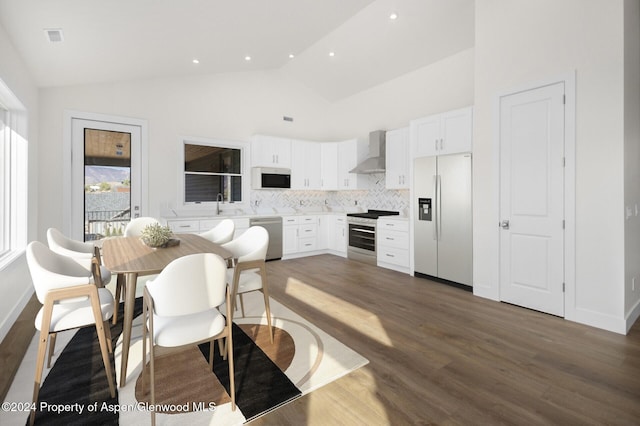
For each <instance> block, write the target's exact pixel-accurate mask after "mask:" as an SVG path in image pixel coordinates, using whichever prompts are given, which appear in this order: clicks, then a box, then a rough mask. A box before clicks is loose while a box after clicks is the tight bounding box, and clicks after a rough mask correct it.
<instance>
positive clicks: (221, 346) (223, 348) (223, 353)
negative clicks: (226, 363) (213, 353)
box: [218, 339, 227, 359]
mask: <svg viewBox="0 0 640 426" xmlns="http://www.w3.org/2000/svg"><path fill="white" fill-rule="evenodd" d="M218 349H219V350H220V355H221V356H222V359H227V346H226V344H225V342H223V341H222V339H218Z"/></svg>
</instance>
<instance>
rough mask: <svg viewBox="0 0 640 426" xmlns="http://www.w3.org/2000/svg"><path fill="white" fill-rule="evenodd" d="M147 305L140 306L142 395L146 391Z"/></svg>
mask: <svg viewBox="0 0 640 426" xmlns="http://www.w3.org/2000/svg"><path fill="white" fill-rule="evenodd" d="M147 311H148V309H147V304H146V303H143V304H142V394H143V395H145V394H146V393H147V390H146V374H145V373H146V372H147V333H148V330H147Z"/></svg>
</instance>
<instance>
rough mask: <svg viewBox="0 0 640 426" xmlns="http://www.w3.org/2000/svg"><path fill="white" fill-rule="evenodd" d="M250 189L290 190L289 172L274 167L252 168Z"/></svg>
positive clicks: (288, 170)
mask: <svg viewBox="0 0 640 426" xmlns="http://www.w3.org/2000/svg"><path fill="white" fill-rule="evenodd" d="M251 188H252V189H290V188H291V170H290V169H282V168H275V167H253V168H252V169H251Z"/></svg>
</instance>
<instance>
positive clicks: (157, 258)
mask: <svg viewBox="0 0 640 426" xmlns="http://www.w3.org/2000/svg"><path fill="white" fill-rule="evenodd" d="M177 239H179V240H180V243H179V244H177V245H174V246H170V247H166V248H151V247H149V246H147V245H146V244H144V243H143V242H142V241H141V240H140V238H139V237H115V238H108V239H106V240H104V242H103V244H102V262H103V264H104V266H105V267H107V269H109V270H110V271H111V273H112V274H123V275H124V277H125V292H124V293H125V301H124V318H123V327H122V357H121V366H120V387H123V386H125V384H126V382H127V361H128V358H129V347H130V345H131V326H132V323H133V311H134V304H135V299H136V283H137V280H138V277H139V276H142V275H153V274H158V273H160V272H161V271H162V270H163V269H164V268H165V267H166V266H167V265H168V264H169V263H171V261H173V260H175V259H177V258H179V257H182V256H187V255H190V254H196V253H214V254H217V255H218V256H220V257H222V258H223V259H225V260H227V259H230V258H231V257H232V253H231V252H230V251H229V250H227V249H225V248H223V247H222V246H220V245H218V244H215V243H212V242H211V241H209V240H207V239H205V238H202V237H200V236H198V235H195V234H180V235H179V236H178V237H177Z"/></svg>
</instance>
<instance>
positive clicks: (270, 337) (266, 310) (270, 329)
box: [262, 288, 273, 343]
mask: <svg viewBox="0 0 640 426" xmlns="http://www.w3.org/2000/svg"><path fill="white" fill-rule="evenodd" d="M262 294H263V295H264V309H265V312H266V314H267V327H269V340H270V341H271V343H273V326H272V324H271V308H270V307H269V294H268V293H267V291H266V289H264V288H263V290H262Z"/></svg>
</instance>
